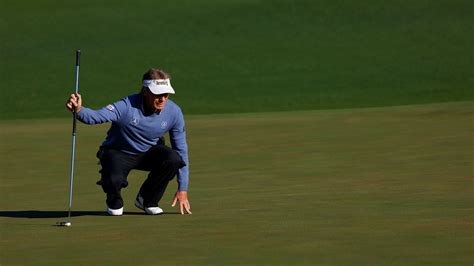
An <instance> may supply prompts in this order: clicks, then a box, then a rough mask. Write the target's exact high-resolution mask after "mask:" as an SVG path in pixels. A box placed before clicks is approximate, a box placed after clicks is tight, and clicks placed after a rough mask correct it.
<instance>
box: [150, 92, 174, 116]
mask: <svg viewBox="0 0 474 266" xmlns="http://www.w3.org/2000/svg"><path fill="white" fill-rule="evenodd" d="M168 97H169V94H168V93H164V94H159V95H155V94H153V93H151V92H150V90H148V89H146V90H145V103H146V105H147V107H148V108H149V109H150V110H152V111H153V112H158V111H161V110H163V108H165V105H166V103H167V102H168Z"/></svg>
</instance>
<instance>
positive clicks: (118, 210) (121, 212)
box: [107, 206, 123, 216]
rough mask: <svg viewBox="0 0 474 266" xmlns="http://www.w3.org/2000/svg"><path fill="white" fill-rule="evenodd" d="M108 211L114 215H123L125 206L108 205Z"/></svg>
mask: <svg viewBox="0 0 474 266" xmlns="http://www.w3.org/2000/svg"><path fill="white" fill-rule="evenodd" d="M107 213H108V214H109V215H112V216H121V215H122V214H123V207H122V208H120V209H111V208H109V206H107Z"/></svg>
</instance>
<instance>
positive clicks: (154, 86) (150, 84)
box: [143, 79, 174, 95]
mask: <svg viewBox="0 0 474 266" xmlns="http://www.w3.org/2000/svg"><path fill="white" fill-rule="evenodd" d="M143 87H147V88H148V89H150V91H151V93H153V94H155V95H159V94H163V93H171V94H174V90H173V87H171V82H170V80H169V79H146V80H144V81H143Z"/></svg>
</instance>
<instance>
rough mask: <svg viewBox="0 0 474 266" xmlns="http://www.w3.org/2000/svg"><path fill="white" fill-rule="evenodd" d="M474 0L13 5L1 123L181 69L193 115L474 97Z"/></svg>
mask: <svg viewBox="0 0 474 266" xmlns="http://www.w3.org/2000/svg"><path fill="white" fill-rule="evenodd" d="M473 3H474V2H473V1H468V0H456V1H453V0H442V1H427V0H416V1H410V2H407V1H401V0H390V1H383V2H381V1H372V0H370V1H344V0H337V1H334V0H331V1H304V0H297V1H281V0H272V1H270V0H267V1H254V0H249V1H216V0H201V1H187V0H178V1H150V0H138V1H133V2H131V1H109V0H107V1H90V0H83V1H75V2H67V1H56V0H43V1H31V0H30V1H28V0H27V1H21V2H18V1H11V0H5V1H2V8H1V9H0V19H1V22H2V23H0V33H1V34H2V36H6V37H5V38H3V39H2V42H0V50H1V51H2V52H1V53H0V61H1V62H2V64H0V73H1V74H0V75H1V76H0V88H1V90H0V93H1V94H0V96H1V97H0V99H1V104H0V119H16V118H31V117H35V118H47V117H66V116H67V114H66V113H65V112H64V111H63V109H64V107H63V105H64V101H65V99H66V98H67V96H68V95H69V94H70V93H72V92H73V88H74V77H75V71H74V51H75V49H77V48H81V49H82V51H83V57H82V65H81V75H80V76H81V78H80V79H81V81H80V91H81V92H82V94H83V95H84V96H85V103H86V104H87V105H88V106H90V107H95V108H98V107H102V106H105V105H107V104H108V103H110V102H111V101H113V100H118V99H120V98H122V97H125V96H127V95H128V94H129V93H130V92H131V91H136V90H138V89H139V86H140V77H141V74H142V73H143V72H144V71H145V70H146V69H147V68H149V67H152V66H159V67H161V68H163V69H165V70H168V71H169V72H171V74H172V76H173V78H174V79H173V84H174V85H175V88H176V90H177V92H178V93H177V95H176V97H175V99H176V100H177V101H178V102H179V103H180V105H181V106H182V107H183V109H184V110H185V111H186V113H192V114H203V113H207V114H209V113H240V112H260V111H285V110H287V111H294V110H314V109H337V108H351V107H368V106H387V105H405V104H414V103H430V102H448V101H466V100H473V99H474V94H473V90H472V88H473V85H474V79H473V78H472V77H474V72H473V71H474V70H473V69H474V66H473V62H474V60H473V55H474V52H473V48H472V43H473V41H474V40H473V36H474V34H473V30H472V25H473V24H474V21H473V20H474V16H472V12H471V11H472V10H473V8H474V6H473V5H474V4H473Z"/></svg>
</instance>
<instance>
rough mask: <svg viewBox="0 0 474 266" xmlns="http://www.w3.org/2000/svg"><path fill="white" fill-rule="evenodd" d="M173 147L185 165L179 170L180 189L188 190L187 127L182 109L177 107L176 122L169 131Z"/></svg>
mask: <svg viewBox="0 0 474 266" xmlns="http://www.w3.org/2000/svg"><path fill="white" fill-rule="evenodd" d="M169 134H170V141H171V148H172V149H173V150H175V151H176V152H178V154H179V155H180V156H181V158H182V159H183V161H184V162H185V163H186V165H185V166H183V167H182V168H180V169H179V171H178V190H179V191H187V190H188V185H189V159H188V144H187V143H186V129H185V125H184V117H183V113H182V112H181V110H180V109H179V108H178V109H177V114H176V123H175V125H174V126H173V128H171V129H170V131H169Z"/></svg>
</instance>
